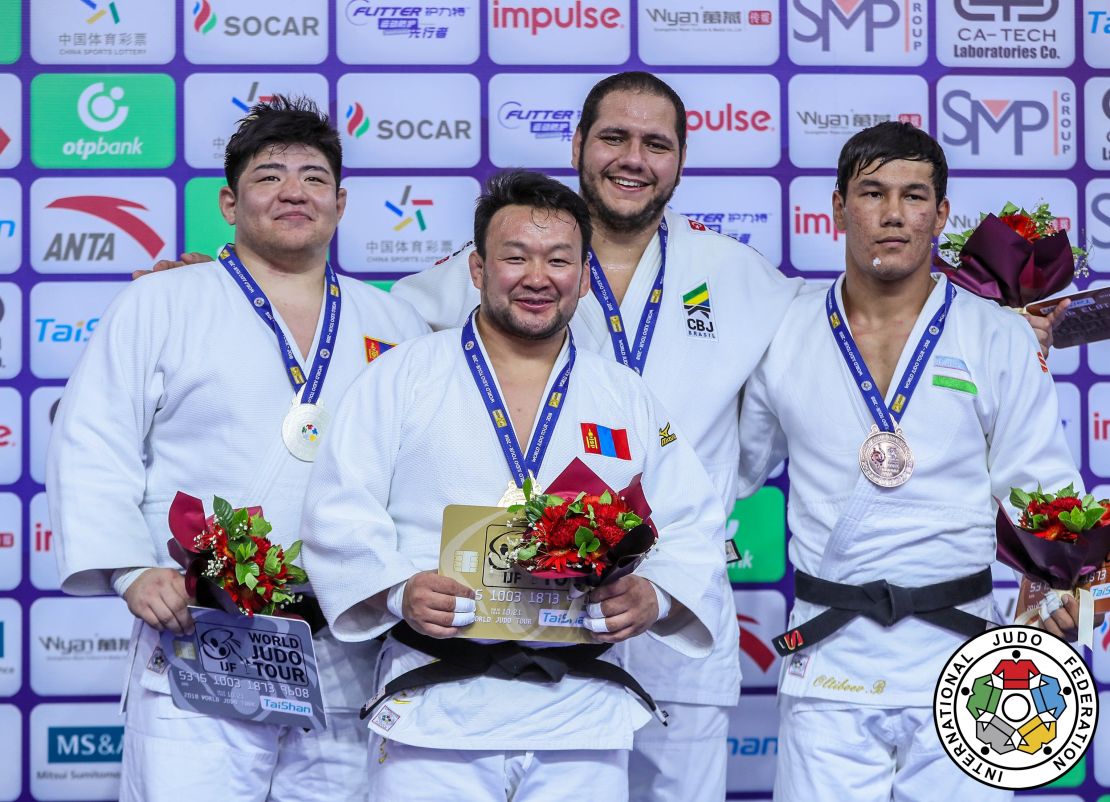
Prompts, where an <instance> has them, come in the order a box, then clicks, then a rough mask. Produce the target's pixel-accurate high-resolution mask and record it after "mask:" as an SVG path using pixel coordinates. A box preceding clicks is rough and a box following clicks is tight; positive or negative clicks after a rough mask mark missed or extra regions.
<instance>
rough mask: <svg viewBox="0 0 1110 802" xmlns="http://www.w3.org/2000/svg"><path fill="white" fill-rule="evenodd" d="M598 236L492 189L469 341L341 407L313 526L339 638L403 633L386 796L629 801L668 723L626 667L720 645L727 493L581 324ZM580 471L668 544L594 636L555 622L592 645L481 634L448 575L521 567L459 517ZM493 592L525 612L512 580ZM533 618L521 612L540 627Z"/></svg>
mask: <svg viewBox="0 0 1110 802" xmlns="http://www.w3.org/2000/svg"><path fill="white" fill-rule="evenodd" d="M590 228H591V226H590V218H589V213H588V211H587V209H586V206H585V204H584V203H583V202H582V200H581V199H580V198H579V197H578V196H577V195H575V194H574V193H573V192H572V191H571V190H569V189H567V188H566V187H565V186H564V185H562V184H560V183H559V182H557V181H554V180H552V179H549V178H546V177H544V176H541V175H538V174H535V173H525V172H517V173H507V174H502V175H500V176H496V177H494V178H493V179H491V181H490V182H489V184H488V186H487V190H486V193H485V194H484V195H483V196H482V197H481V198H480V199H479V202H478V207H477V211H476V214H475V241H476V242H478V243H480V244H479V247H478V248H477V250H476V251H475V252H474V253H473V254H472V255H470V256H469V267H470V275H471V277H472V279H473V281H474V284H475V286H476V287H477V288H478V289H479V291H480V298H481V303H480V305H479V307H478V308H477V309H475V310H473V311H472V313H471V314H470V315H469V316H468V318H467V319H466V321H465V325H464V326H463V327H462V328H461V329H448V330H445V331H441V332H437V333H436V334H433V335H431V336H428V337H423V338H420V339H418V340H415V341H411V342H409V343H403V344H401V345H399V346H398V347H396V348H394V349H392V350H391V351H390V352H389V353H387V354H384V355H383V356H382V357H380V358H379V359H378V360H377V362H376V363H375V365H374V369H373V370H370V371H367V372H366V373H365V374H364V376H363V377H362V378H361V379H360V380H359V381H357V382H356V383H355V384H354V385H353V386H352V388H351V390H350V392H349V393H348V394H347V396H346V397H345V398H344V400H343V402H342V403H341V404H340V405H339V407H338V408H337V409H336V410H335V412H334V417H333V421H332V430H331V436H330V437H329V438H327V439H326V440H325V442H324V444H323V446H322V447H321V451H320V453H319V455H318V458H317V461H316V464H315V467H314V471H313V486H314V487H315V488H317V492H316V495H315V497H314V499H313V500H312V501H311V502H310V503H309V504H308V506H307V507H306V514H305V522H304V527H303V530H302V535H303V537H304V540H305V551H304V554H305V563H306V568H307V569H308V571H309V574H310V575H311V576H312V577H313V581H314V583H315V588H316V591H317V594H318V597H319V599H320V604H321V607H322V608H323V611H324V613H325V615H326V617H327V618H328V620H329V622H330V623H331V625H332V628H333V631H334V632H335V633H336V635H337V636H338V637H340V638H342V639H345V640H355V641H362V640H367V639H370V638H374V637H376V636H378V635H380V634H385V633H388V637H387V638H386V640H385V643H384V645H383V647H382V654H381V661H380V665H379V669H378V690H379V692H378V694H377V695H376V696H375V697H374V698H373V699H370V700H368V703H367V706H366V708H365V711H364V712H365V714H366V716H367V719H368V721H369V724H370V727H371V730H372V732H373V733H374V739H373V743H372V745H371V753H372V755H373V756H375V757H376V759H377V761H378V762H377V764H376V765H374V766H373V769H372V771H371V773H370V786H371V797H372V798H376V799H406V800H412V802H419V801H420V800H429V801H430V800H440V799H443V798H445V797H448V796H456V797H458V798H466V799H468V800H486V799H489V800H505V799H510V798H511V799H514V800H528V799H534V798H545V799H547V798H553V797H556V796H557V797H559V798H575V797H579V798H587V797H588V798H596V799H607V800H621V799H626V798H627V795H628V785H627V783H628V777H627V761H628V750H629V749H630V747H631V745H632V737H633V732H634V731H635V730H636V729H638V728H639V727H641V726H643V725H644V724H645V723H646V722H647V721H648V720H650V719H651V714H652V712H655V711H656V706H655V704H654V703H653V702H652V700H651V698H650V695H649V694H648V693H646V692H645V691H644V690H643V688H641V687H640V685H639V683H638V682H637V681H636V679H635V677H634V676H632V675H631V674H630V673H629V672H628V671H626V670H624V669H623V668H622V666H623V664H624V656H625V646H626V645H627V642H628V641H630V640H635V639H642V638H651V639H653V640H655V641H657V642H659V643H660V644H661V645H662V646H663V647H664V648H673V649H675V650H676V651H678V652H679V653H681V654H682V655H684V656H685V658H686V659H687V660H689V661H690V664H691V665H696V664H697V660H696V658H700V657H703V656H704V655H706V654H708V653H709V652H710V649H711V647H712V642H713V630H714V628H715V623H716V621H717V619H718V617H719V615H720V611H721V606H722V605H723V604H724V602H725V599H724V594H723V593H722V591H721V587H722V574H723V570H724V565H723V562H722V560H721V559H720V555H719V553H718V552H717V550H716V549H715V548H714V547H713V546H712V545H711V543H712V542H713V539H714V538H719V537H720V536H721V532H722V528H723V523H724V516H723V512H722V510H721V506H720V502H719V500H718V499H717V497H716V495H715V493H714V491H713V488H712V485H711V484H710V481H709V478H708V477H707V476H706V474H705V472H704V470H703V469H702V468H701V467H700V465H699V464H698V460H697V458H696V456H695V455H694V453H693V451H692V450H691V449H690V448H689V446H688V445H687V444H686V443H685V441H684V440H683V438H682V436H681V434H680V435H679V437H678V439H677V441H670V442H668V443H666V444H662V443H661V440H660V437H659V434H658V432H659V430H660V429H661V428H663V427H664V426H666V425H667V423H668V419H667V416H666V413H665V412H663V410H662V408H661V407H660V405H659V403H658V402H657V401H656V400H655V398H654V397H653V396H652V395H651V394H650V393H649V392H648V390H647V389H646V387H645V386H644V382H643V380H642V379H641V378H640V377H639V376H638V375H637V374H636V373H635V372H633V371H630V370H627V369H625V368H624V367H621V366H620V365H617V364H614V363H613V362H612V361H611V360H609V359H605V358H602V357H600V356H598V355H596V354H593V353H590V352H588V351H585V350H583V349H580V348H579V347H578V346H577V336H576V335H572V334H571V332H570V330H569V328H568V326H567V322H568V321H569V320H570V318H571V316H572V315H573V314H574V311H575V308H576V306H577V304H578V301H579V298H581V297H582V296H583V295H585V294H586V293H587V292H588V291H589V272H588V266H587V258H586V254H587V252H588V249H589V244H590ZM366 410H373V416H372V419H370V418H368V416H367V414H366ZM528 433H531V435H530V436H527V434H528ZM599 433H600V434H599ZM601 441H604V442H601ZM525 443H527V446H524V445H523V444H525ZM573 465H583V466H585V468H587V469H588V470H589V471H591V472H592V473H593V474H595V475H596V476H597V477H600V479H601V480H603V481H604V483H605V484H606V485H607V486H608V487H610V488H614V489H616V488H625V487H628V486H630V485H632V484H634V483H635V481H637V479H638V481H639V482H640V484H641V486H642V489H643V494H644V496H645V497H646V498H647V500H648V502H649V503H650V506H651V519H652V521H653V523H654V525H655V527H656V529H657V531H658V540H657V542H656V545H655V546H654V548H653V549H652V550H651V552H650V553H649V554H648V555H647V557H646V559H644V560H643V562H642V563H640V564H639V565H638V566H637V567H636V568H635V570H634V572H633V573H630V574H628V575H625V576H622V577H620V578H619V579H616V580H615V581H613V582H611V583H608V584H604V585H602V586H601V587H600V588H597V589H595V590H593V591H591V592H590V594H589V597H588V603H587V605H586V607H585V614H584V617H583V619H582V622H581V623H577V621H571V622H567V623H555V624H552V625H550V627H549V628H550V629H551V630H553V631H554V630H559V633H560V635H561V634H562V633H566V628H567V627H568V626H569V627H573V628H574V630H575V632H576V633H577V635H576V636H575V638H574V641H575V642H573V643H568V642H567V639H566V638H562V637H556V636H552V637H550V638H547V639H533V640H511V639H510V640H494V641H492V642H490V641H482V640H472V639H469V636H468V634H467V633H468V628H469V627H471V626H478V625H480V624H481V625H485V624H486V623H487V622H482V621H477V620H476V616H477V613H476V607H477V606H478V605H479V604H480V603H482V602H484V601H485V599H479V598H478V597H477V593H478V592H479V591H477V590H471V589H470V587H468V586H467V585H464V584H462V583H461V582H460V581H458V580H456V579H453V578H451V577H449V576H446V575H444V571H443V565H444V560H445V559H447V558H449V557H451V556H453V557H454V558H455V561H456V563H457V564H464V563H466V562H467V561H469V562H470V563H471V565H472V568H471V569H468V570H471V571H477V570H485V569H484V568H482V566H484V565H485V564H486V563H487V562H488V561H490V560H492V559H494V557H497V558H498V559H500V556H501V555H500V553H497V554H494V553H493V551H494V549H493V548H492V547H491V548H490V549H489V551H487V552H486V553H484V554H482V553H478V552H477V551H472V552H469V554H468V553H467V552H456V553H455V554H454V555H447V557H443V556H442V555H441V548H442V547H441V542H442V540H443V539H445V538H446V537H447V536H448V532H447V526H448V522H449V516H450V515H451V514H452V510H455V509H457V508H458V507H459V506H471V507H473V506H475V505H486V506H487V507H488V506H490V505H493V504H495V503H498V502H500V503H505V502H512V501H514V500H519V498H520V496H519V495H518V493H520V491H521V489H522V488H524V487H526V486H527V488H528V489H529V490H530V491H531V492H532V493H535V492H537V490H536V488H537V487H541V486H542V487H550V486H551V485H552V480H553V479H557V478H559V477H560V476H561V475H562V474H563V473H564V472H565V470H566V469H567V468H568V466H573ZM506 484H508V486H509V491H508V492H506V490H505V488H506ZM514 497H515V498H514ZM441 529H442V530H443V533H442V537H441ZM478 534H479V535H480V534H481V531H479V533H478ZM448 564H450V560H448ZM437 566H438V567H439V568H440V570H439V571H438V572H437V571H436V570H435V569H436V567H437ZM471 587H473V586H471ZM478 587H479V588H480V589H481V591H482V592H486V593H489V594H491V595H492V593H495V592H496V593H500V594H501V595H502V597H503V598H505V599H506V600H507V601H514V602H520V601H521V599H520V595H521V592H520V591H519V590H515V589H514V588H513V587H506V588H504V589H499V588H494V589H493V590H491V589H490V586H489V585H488V584H486V585H485V586H484V587H482V586H481V585H479V586H478ZM528 587H531V586H526V587H525V589H524V595H527V594H528V593H529V590H528V589H527V588H528ZM532 593H533V594H534V591H532ZM514 594H515V595H514ZM541 595H550V594H549V591H543V592H542V593H541ZM523 601H527V599H524V600H523ZM513 607H515V608H518V609H514V610H513V611H512V613H509V614H506V615H505V618H506V620H508V619H509V618H510V617H511V616H513V615H515V616H517V617H520V616H521V615H523V604H516V605H513ZM488 623H489V624H491V625H496V624H497V622H496V621H493V622H488ZM502 626H504V627H506V628H507V627H508V626H509V624H508V623H506V624H504V625H502ZM582 627H585V628H587V629H589V630H590V631H592V632H594V633H596V634H595V635H594V636H593V637H592V638H591V637H590V635H589V633H584V632H583V631H582ZM610 644H611V645H612V648H609V645H610ZM633 673H634V672H633ZM658 715H659V717H660V718H663V715H662V713H661V712H660V713H658Z"/></svg>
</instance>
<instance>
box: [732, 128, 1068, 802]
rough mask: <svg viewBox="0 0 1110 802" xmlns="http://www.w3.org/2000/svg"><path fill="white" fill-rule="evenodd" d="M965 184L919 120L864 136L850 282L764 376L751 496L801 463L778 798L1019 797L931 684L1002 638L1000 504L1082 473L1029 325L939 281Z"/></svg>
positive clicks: (744, 425)
mask: <svg viewBox="0 0 1110 802" xmlns="http://www.w3.org/2000/svg"><path fill="white" fill-rule="evenodd" d="M947 173H948V170H947V164H946V162H945V158H944V153H943V151H942V150H941V148H940V146H939V145H938V144H937V143H936V142H935V141H934V140H933V139H932V138H931V137H930V136H929V135H928V134H927V133H925V132H924V131H921V130H920V129H917V128H915V127H913V126H911V125H909V124H904V123H893V122H891V123H882V124H880V125H877V126H875V127H873V128H869V129H866V130H864V131H861V132H860V133H858V134H856V135H855V136H854V137H852V139H851V140H849V141H848V143H847V144H846V145H845V146H844V149H843V150H842V151H841V156H840V161H839V165H838V170H837V182H836V189H835V191H834V193H833V196H832V206H833V215H834V219H835V223H836V225H837V228H838V229H840V230H842V231H844V232H845V234H844V237H845V272H844V274H843V275H842V276H841V277H840V278H838V279H837V280H836V281H835V282H834V283H833V284H832V286H830V287H828V288H827V289H826V288H821V289H817V288H810V289H808V290H807V291H806V292H803V293H802V294H801V295H799V296H798V298H797V299H796V300H795V301H794V303H793V304H792V305H791V307H790V309H789V310H788V311H787V313H786V315H785V318H784V320H783V324H782V326H781V328H780V329H779V332H778V333H777V334H776V336H775V339H774V340H773V341H772V343H771V346H770V348H769V349H768V351H767V354H766V355H765V356H764V358H763V361H762V362H761V363H760V365H759V367H758V368H757V369H756V371H755V372H754V373H753V375H752V378H751V379H750V380H749V382H748V385H747V393H746V396H745V400H744V406H743V411H742V415H741V422H740V426H741V442H742V444H743V446H742V459H741V476H742V485H743V486H742V489H741V492H742V493H743V492H754V491H755V490H756V489H758V488H759V487H760V486H761V485H762V483H763V481H764V480H765V479H766V477H767V474H768V473H769V472H770V471H771V469H773V468H774V466H775V465H777V464H778V463H779V462H780V461H781V460H782V459H783V458H788V459H789V461H788V463H787V465H788V468H789V476H790V503H789V509H788V518H789V523H790V528H791V531H792V533H793V537H792V539H791V542H790V547H789V551H790V558H791V561H792V563H793V565H794V568H795V607H794V610H793V611H792V613H791V618H790V629H789V630H788V631H787V632H785V633H784V634H782V635H780V636H779V637H778V638H776V639H775V646H776V648H777V649H778V651H779V653H780V654H781V655H783V657H784V662H785V665H784V670H783V673H782V676H781V680H780V688H779V692H780V699H781V705H780V712H781V726H780V733H779V765H778V770H777V774H776V781H775V783H776V784H775V799H776V800H779V801H780V802H802V800H810V799H826V798H827V799H833V798H838V799H839V798H851V799H854V800H874V802H886V801H887V800H891V799H976V800H986V799H995V798H1000V799H1001V798H1007V797H1008V795H1009V792H1005V791H1001V790H999V789H993V788H988V787H987V786H984V785H980V784H979V783H977V782H976V781H975V780H974V779H971V778H970V777H969V776H968V775H965V774H964V773H963V772H962V771H960V769H959V768H958V767H957V766H956V765H955V764H954V763H952V762H951V761H950V760H949V759H948V757H947V755H945V753H944V752H943V750H942V748H941V745H940V741H939V739H938V738H937V734H936V731H935V729H934V723H933V717H932V695H933V688H934V686H935V684H936V681H937V677H938V676H939V674H940V669H941V667H942V666H943V665H944V662H945V661H946V660H947V659H948V657H949V656H950V655H951V654H952V652H953V651H955V650H956V648H957V647H958V646H959V645H960V644H961V643H963V642H964V641H965V640H967V639H968V638H969V637H971V636H973V635H976V634H979V633H981V632H983V631H984V630H985V629H986V628H987V627H988V626H990V623H989V622H988V620H987V619H988V618H990V617H991V616H992V612H993V611H992V607H993V604H992V597H991V591H992V581H991V571H990V565H991V563H992V562H993V560H994V553H995V540H994V518H995V512H996V509H997V507H996V505H995V502H994V498H995V497H999V498H1007V497H1008V496H1009V490H1010V488H1011V487H1029V486H1036V485H1037V483H1038V482H1043V483H1046V485H1048V486H1057V485H1059V486H1063V485H1066V484H1068V482H1070V481H1072V480H1074V479H1076V478H1077V477H1078V471H1077V470H1076V467H1075V465H1074V462H1073V461H1072V458H1071V455H1070V453H1069V451H1068V448H1067V445H1066V443H1065V442H1064V438H1063V432H1062V430H1061V427H1060V417H1059V414H1058V408H1057V400H1056V390H1055V387H1054V386H1053V382H1052V377H1051V375H1050V374H1048V372H1047V371H1045V370H1042V367H1041V361H1040V359H1039V356H1040V354H1039V349H1038V344H1037V341H1036V338H1035V337H1034V336H1033V334H1032V332H1031V330H1030V328H1029V326H1027V325H1026V324H1025V323H1024V322H1023V321H1022V320H1021V319H1020V318H1019V317H1018V316H1016V315H1014V314H1013V313H1011V312H1009V311H1008V310H1004V309H1001V308H999V307H998V306H996V305H995V304H993V303H990V302H987V301H984V300H982V299H980V298H978V297H976V296H973V295H971V294H970V293H967V292H963V291H957V290H956V288H955V286H954V285H953V284H952V283H951V282H949V281H948V280H947V279H946V278H945V277H944V276H943V275H940V274H932V273H931V264H932V258H931V257H932V247H933V241H934V238H935V237H937V236H938V235H939V234H940V232H941V230H942V229H943V228H944V225H945V222H946V220H947V217H948V209H949V204H948V200H947V199H946V197H945V191H946V184H947ZM954 377H955V378H958V381H957V380H953V379H954ZM1069 612H1070V611H1060V614H1059V619H1058V623H1061V624H1062V625H1065V626H1066V625H1067V623H1068V622H1067V621H1066V619H1068V618H1069Z"/></svg>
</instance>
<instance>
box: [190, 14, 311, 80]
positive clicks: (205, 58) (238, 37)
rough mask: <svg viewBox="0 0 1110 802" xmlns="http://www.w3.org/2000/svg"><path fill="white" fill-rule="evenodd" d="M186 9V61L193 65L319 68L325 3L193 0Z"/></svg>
mask: <svg viewBox="0 0 1110 802" xmlns="http://www.w3.org/2000/svg"><path fill="white" fill-rule="evenodd" d="M186 9H187V19H186V21H185V57H186V58H187V59H189V61H191V62H193V63H194V64H275V63H281V64H318V63H320V62H321V61H323V60H324V58H325V56H327V50H328V18H327V3H326V2H324V0H265V1H264V2H263V0H239V2H235V3H229V2H226V0H195V2H192V3H191V4H187V5H186ZM252 12H253V13H252Z"/></svg>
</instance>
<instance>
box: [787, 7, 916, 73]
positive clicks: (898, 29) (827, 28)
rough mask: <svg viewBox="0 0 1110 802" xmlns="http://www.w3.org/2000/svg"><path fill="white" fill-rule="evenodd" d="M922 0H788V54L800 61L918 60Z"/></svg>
mask: <svg viewBox="0 0 1110 802" xmlns="http://www.w3.org/2000/svg"><path fill="white" fill-rule="evenodd" d="M927 14H928V8H927V3H925V2H924V0H793V2H792V4H791V8H790V19H791V31H790V54H791V59H792V60H793V61H795V62H796V63H799V64H869V65H870V64H920V63H922V62H923V61H924V60H925V57H926V25H927V20H928V17H927Z"/></svg>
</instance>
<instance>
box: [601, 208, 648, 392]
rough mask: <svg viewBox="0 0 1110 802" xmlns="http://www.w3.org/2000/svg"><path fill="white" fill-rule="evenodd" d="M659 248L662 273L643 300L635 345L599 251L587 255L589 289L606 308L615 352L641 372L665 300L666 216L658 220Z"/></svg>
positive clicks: (619, 358)
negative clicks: (599, 256) (627, 330)
mask: <svg viewBox="0 0 1110 802" xmlns="http://www.w3.org/2000/svg"><path fill="white" fill-rule="evenodd" d="M659 250H660V252H661V253H662V256H661V261H660V263H659V275H658V276H656V278H655V284H654V285H653V286H652V288H651V292H649V293H648V298H647V303H645V304H644V311H643V312H642V313H641V315H640V327H639V337H637V339H636V345H635V348H633V347H631V346H630V345H629V343H628V336H627V335H626V334H625V331H624V318H622V317H621V310H620V306H619V305H618V304H617V300H616V298H615V297H614V295H613V288H612V287H611V286H609V279H607V278H605V271H604V270H602V269H601V263H600V262H599V261H598V259H597V254H595V253H594V252H593V250H592V249H591V250H590V253H589V256H588V258H589V262H590V289H591V290H593V294H594V297H595V298H597V302H598V303H599V304H601V309H602V311H604V312H605V325H606V327H608V329H609V337H610V339H612V341H613V353H614V355H615V356H616V357H617V361H618V362H620V363H621V364H622V365H624V366H625V367H626V368H632V369H633V370H634V371H636V372H637V373H640V374H643V372H644V363H645V362H647V355H648V349H649V348H650V347H651V336H652V335H653V334H654V333H655V324H656V323H658V322H659V307H660V304H661V303H662V301H663V273H664V272H665V271H666V268H667V221H666V220H660V221H659Z"/></svg>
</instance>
